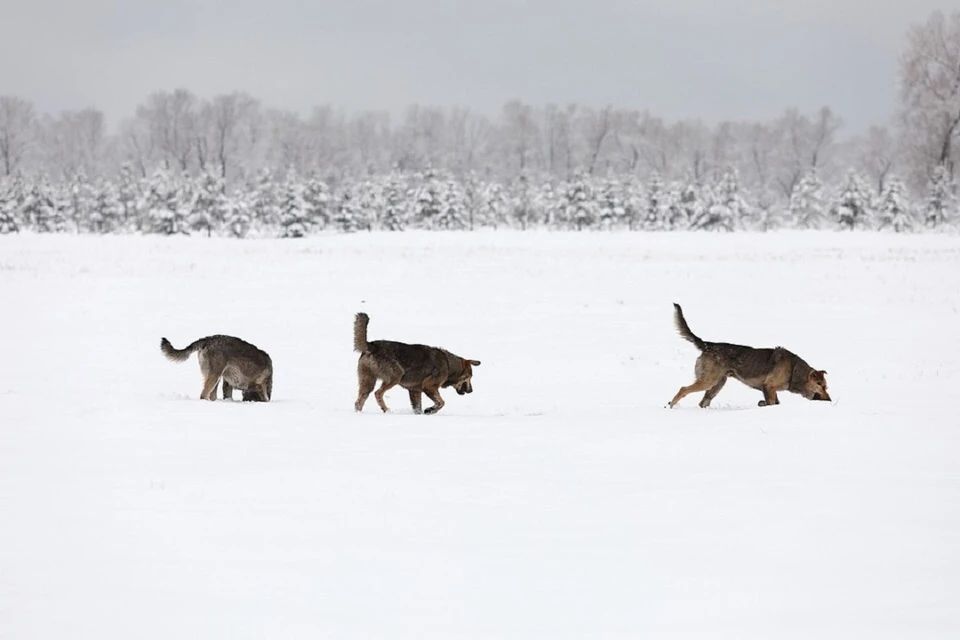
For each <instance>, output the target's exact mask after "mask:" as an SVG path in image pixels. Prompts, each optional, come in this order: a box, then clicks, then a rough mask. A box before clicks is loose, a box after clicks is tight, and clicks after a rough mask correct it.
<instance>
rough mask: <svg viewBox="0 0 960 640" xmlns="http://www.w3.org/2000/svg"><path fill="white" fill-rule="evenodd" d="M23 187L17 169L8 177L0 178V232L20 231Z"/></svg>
mask: <svg viewBox="0 0 960 640" xmlns="http://www.w3.org/2000/svg"><path fill="white" fill-rule="evenodd" d="M18 178H19V179H18ZM24 188H25V187H24V184H23V175H22V174H21V173H20V172H19V171H18V172H17V173H16V174H15V175H14V176H12V177H10V178H0V234H7V233H19V232H20V222H19V220H20V210H21V208H22V205H23V201H24V199H25V198H26V194H25V193H24Z"/></svg>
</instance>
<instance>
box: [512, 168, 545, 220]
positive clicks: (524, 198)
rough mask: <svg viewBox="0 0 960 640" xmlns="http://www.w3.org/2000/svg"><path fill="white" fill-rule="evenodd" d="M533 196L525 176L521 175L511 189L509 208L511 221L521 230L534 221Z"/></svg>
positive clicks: (535, 214) (535, 215)
mask: <svg viewBox="0 0 960 640" xmlns="http://www.w3.org/2000/svg"><path fill="white" fill-rule="evenodd" d="M547 184H549V183H547ZM535 196H536V194H535V193H534V192H533V188H532V187H531V186H530V181H529V180H528V179H527V176H526V174H523V173H521V174H520V177H519V178H517V182H516V184H515V185H514V187H513V192H512V197H511V200H512V203H511V205H510V208H511V210H512V218H513V220H514V221H515V222H516V224H517V225H519V227H520V228H521V229H523V230H526V228H527V227H528V226H529V225H530V224H531V223H533V222H535V221H536V217H537V213H536V210H535V203H534V200H535Z"/></svg>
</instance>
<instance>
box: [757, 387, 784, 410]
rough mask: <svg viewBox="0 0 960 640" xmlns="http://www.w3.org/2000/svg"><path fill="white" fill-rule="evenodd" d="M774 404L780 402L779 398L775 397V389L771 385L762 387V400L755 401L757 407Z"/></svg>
mask: <svg viewBox="0 0 960 640" xmlns="http://www.w3.org/2000/svg"><path fill="white" fill-rule="evenodd" d="M774 404H780V398H778V397H777V390H776V389H773V388H771V387H763V400H761V401H760V402H758V403H757V406H758V407H769V406H771V405H774Z"/></svg>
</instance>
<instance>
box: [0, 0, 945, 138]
mask: <svg viewBox="0 0 960 640" xmlns="http://www.w3.org/2000/svg"><path fill="white" fill-rule="evenodd" d="M4 5H5V6H4V7H3V9H2V11H0V19H2V24H3V26H2V29H0V32H2V35H0V94H12V95H17V96H20V97H23V98H27V99H29V100H32V101H33V102H34V104H35V105H36V106H37V108H38V110H40V111H41V112H50V113H56V112H58V111H60V110H62V109H78V108H82V107H85V106H96V107H98V108H100V109H102V110H103V111H105V112H106V114H107V116H108V118H109V119H110V121H111V123H112V124H115V123H117V122H119V120H120V119H121V118H123V117H126V116H127V115H129V114H132V113H133V111H134V109H135V108H136V105H137V104H138V103H140V102H141V101H142V100H143V99H144V98H145V96H146V95H147V94H149V93H150V92H152V91H155V90H157V89H161V88H163V89H173V88H176V87H186V88H189V89H191V90H192V91H194V92H195V93H197V94H199V95H201V96H204V97H209V96H212V95H215V94H217V93H222V92H229V91H233V90H236V89H243V90H246V91H248V92H249V93H251V94H253V95H254V96H256V97H258V98H260V99H261V100H263V101H264V103H266V104H267V105H269V106H273V107H281V108H289V109H293V110H297V111H301V112H304V113H307V112H308V111H309V109H310V107H311V106H312V105H314V104H322V103H329V104H332V105H334V106H341V107H344V108H347V109H351V110H353V109H367V108H371V109H387V110H391V111H395V112H396V111H399V110H400V109H402V108H403V107H404V106H407V105H409V104H413V103H420V104H437V105H455V104H459V105H463V106H470V107H473V108H475V109H477V110H480V111H483V112H485V113H496V112H498V110H499V109H500V107H501V106H502V105H503V103H504V102H506V101H507V100H510V99H514V98H518V99H521V100H524V101H526V102H529V103H533V104H537V105H542V104H546V103H548V102H557V103H566V102H580V103H585V104H591V105H595V106H602V105H604V104H612V105H614V106H618V107H630V108H638V109H649V110H650V111H651V112H653V113H655V114H657V115H660V116H663V117H665V118H667V119H671V120H672V119H678V118H686V117H700V118H703V119H704V120H707V121H709V122H715V121H717V120H722V119H751V120H752V119H762V118H769V117H773V116H776V115H777V114H778V113H780V112H781V111H782V110H783V109H784V108H787V107H791V106H796V107H799V108H801V109H803V110H813V109H816V108H818V107H819V106H822V105H829V106H831V107H832V108H833V109H834V110H835V111H836V112H837V113H838V114H839V115H840V116H841V117H843V118H844V120H845V122H846V123H848V125H849V126H850V127H851V128H852V129H860V128H862V127H864V126H866V125H869V124H872V123H882V122H885V121H886V120H887V119H888V118H889V117H890V115H891V114H892V113H893V108H894V106H895V99H896V83H897V59H898V56H899V52H900V49H901V47H902V46H903V43H904V41H905V40H904V39H905V33H906V30H907V26H908V24H910V23H911V22H922V21H925V20H926V18H927V17H928V15H929V12H930V11H932V10H933V9H937V8H940V9H944V10H950V9H952V8H955V7H956V6H957V1H956V0H953V1H952V2H944V1H935V0H795V1H793V2H789V3H786V2H782V1H781V0H716V1H709V0H632V1H631V0H581V1H572V0H552V1H548V0H526V1H524V0H514V1H512V2H508V1H506V0H474V1H461V0H447V1H441V0H348V1H343V2H330V1H325V0H314V1H309V0H303V1H296V0H269V1H265V0H233V1H232V2H229V3H228V2H226V0H223V2H222V3H221V2H219V1H218V2H215V1H213V0H163V1H154V0H128V1H127V2H122V1H121V0H30V1H29V2H27V1H23V2H7V3H4Z"/></svg>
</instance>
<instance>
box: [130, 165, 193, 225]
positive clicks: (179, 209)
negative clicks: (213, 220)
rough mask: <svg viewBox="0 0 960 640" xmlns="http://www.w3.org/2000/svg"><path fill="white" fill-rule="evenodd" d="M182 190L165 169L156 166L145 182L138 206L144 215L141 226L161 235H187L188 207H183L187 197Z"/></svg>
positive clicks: (187, 199)
mask: <svg viewBox="0 0 960 640" xmlns="http://www.w3.org/2000/svg"><path fill="white" fill-rule="evenodd" d="M182 191H186V190H185V189H182V188H181V185H180V184H178V183H177V182H175V181H174V180H173V179H172V178H171V177H170V174H168V173H167V171H166V169H165V168H163V167H158V168H157V170H156V172H154V174H153V175H152V176H151V177H150V180H149V181H148V182H147V185H146V189H145V192H144V196H143V204H142V206H141V207H140V210H141V211H142V212H143V215H144V217H145V220H144V222H143V224H142V228H143V229H144V230H149V232H150V233H157V234H161V235H168V236H173V235H189V234H190V231H189V225H188V224H187V214H188V211H189V209H186V208H185V207H184V203H185V202H188V201H189V198H188V197H185V196H184V194H183V193H182Z"/></svg>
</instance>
